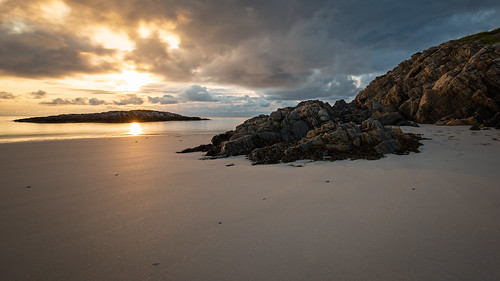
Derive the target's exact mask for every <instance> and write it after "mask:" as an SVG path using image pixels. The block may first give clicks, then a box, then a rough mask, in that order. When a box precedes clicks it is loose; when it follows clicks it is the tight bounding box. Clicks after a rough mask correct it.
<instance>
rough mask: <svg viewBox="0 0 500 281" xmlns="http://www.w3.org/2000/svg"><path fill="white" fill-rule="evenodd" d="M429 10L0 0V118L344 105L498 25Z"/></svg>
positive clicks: (411, 6)
mask: <svg viewBox="0 0 500 281" xmlns="http://www.w3.org/2000/svg"><path fill="white" fill-rule="evenodd" d="M390 2H391V1H390ZM439 3H440V2H435V3H434V2H433V3H432V5H431V4H430V5H429V6H428V7H426V8H425V9H424V10H422V5H418V3H417V2H405V3H403V4H401V3H400V2H397V1H394V7H395V8H394V9H395V10H394V11H391V12H387V11H385V10H381V9H379V5H377V4H375V3H374V2H370V1H361V2H360V3H359V4H356V5H354V6H353V4H352V3H350V2H348V1H346V2H345V3H344V4H341V2H336V1H333V2H330V1H322V0H314V1H311V3H309V2H306V1H298V2H297V3H296V5H295V4H294V5H291V6H290V7H289V8H287V9H276V7H277V6H280V5H281V4H279V5H278V4H277V3H274V1H271V2H269V3H267V4H265V3H261V2H252V1H250V2H244V1H216V3H212V2H210V1H208V2H207V1H199V0H194V1H186V2H183V1H152V2H151V1H149V2H144V1H139V0H126V1H123V0H120V1H118V0H106V1H74V0H23V1H20V0H0V11H1V15H2V16H1V17H0V38H1V40H0V41H1V44H0V115H5V116H8V115H22V116H24V115H32V114H33V115H40V114H44V115H45V114H58V113H63V112H64V113H67V112H75V113H78V112H101V111H106V110H130V109H151V110H163V111H172V112H175V113H179V114H185V115H198V116H214V115H217V116H254V115H258V114H265V113H268V112H270V111H272V110H275V109H277V108H280V107H287V106H291V105H294V104H295V103H296V101H300V100H308V99H321V100H325V101H328V102H330V103H332V102H335V101H336V100H338V99H345V100H347V101H349V100H350V99H352V98H353V97H354V96H355V95H356V94H357V93H358V92H359V91H360V90H362V89H363V88H364V87H365V86H366V85H367V84H368V83H369V82H370V81H371V80H372V79H373V78H375V77H376V76H379V75H382V74H384V73H386V72H387V71H388V70H390V69H392V68H393V67H394V66H395V65H397V64H398V63H399V62H400V61H402V60H404V59H407V58H409V57H410V56H411V54H413V53H414V52H415V51H416V50H423V49H425V48H427V47H428V46H431V45H434V44H436V43H440V42H443V41H446V40H449V39H451V38H459V37H461V36H464V35H466V34H472V33H475V32H479V31H485V30H489V29H492V28H496V27H498V26H499V25H500V16H498V13H499V10H500V9H498V8H497V6H498V5H497V6H495V5H492V4H488V3H476V4H475V5H473V6H471V5H469V4H467V3H465V2H464V3H462V2H461V3H460V4H459V5H458V4H456V5H453V7H452V9H451V10H446V11H443V9H442V8H441V6H440V5H441V4H439ZM275 4H276V5H277V6H276V5H275ZM390 4H393V3H389V4H388V5H387V6H391V5H390ZM398 9H399V10H398ZM429 10H432V11H435V12H433V13H428V12H427V11H429ZM374 11H377V13H379V12H380V13H381V14H377V13H375V14H374ZM408 11H411V13H412V14H411V16H408V17H404V18H408V19H411V21H409V22H401V19H402V18H403V17H399V16H397V15H402V14H405V13H407V12H408ZM464 11H466V12H464ZM346 15H349V16H346ZM358 19H363V21H362V22H360V21H359V20H358ZM436 19H439V21H440V22H439V24H437V23H436V22H435V20H436ZM401 30H405V32H404V34H403V33H402V32H401ZM407 34H412V36H408V35H407ZM368 35H370V36H368ZM394 42H397V44H396V43H394ZM368 50H369V51H368ZM38 92H44V93H46V94H44V95H33V93H38ZM82 101H85V102H82Z"/></svg>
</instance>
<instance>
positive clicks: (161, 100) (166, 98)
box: [148, 95, 179, 104]
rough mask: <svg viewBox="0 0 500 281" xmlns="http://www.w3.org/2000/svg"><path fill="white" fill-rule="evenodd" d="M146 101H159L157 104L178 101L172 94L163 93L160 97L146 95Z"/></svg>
mask: <svg viewBox="0 0 500 281" xmlns="http://www.w3.org/2000/svg"><path fill="white" fill-rule="evenodd" d="M148 101H149V102H150V103H159V104H176V103H179V101H177V99H176V98H175V97H174V96H172V95H163V96H161V97H148Z"/></svg>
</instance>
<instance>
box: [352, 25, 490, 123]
mask: <svg viewBox="0 0 500 281" xmlns="http://www.w3.org/2000/svg"><path fill="white" fill-rule="evenodd" d="M499 42H500V29H496V30H493V31H491V32H484V33H479V34H476V35H472V36H468V37H464V38H462V39H459V40H453V41H449V42H446V43H443V44H441V45H439V46H436V47H432V48H430V49H428V50H425V51H424V52H422V53H417V54H415V55H413V56H412V57H411V58H410V59H409V60H406V61H403V62H401V63H400V64H399V65H398V66H397V67H396V68H394V69H393V70H391V71H389V72H388V73H387V74H385V75H383V76H380V77H377V78H376V79H375V80H374V81H372V82H371V83H370V84H369V85H368V86H367V87H366V88H365V89H364V90H363V91H361V92H360V93H359V94H358V95H357V97H356V98H355V99H354V101H353V104H354V105H355V106H357V107H360V108H362V109H367V110H374V109H376V108H380V107H381V106H382V107H386V109H384V110H385V111H386V114H387V113H388V112H391V113H390V114H388V115H387V116H385V117H381V116H372V117H374V118H376V117H379V118H378V119H379V120H380V118H382V119H384V120H386V119H393V118H394V119H396V118H406V119H409V120H412V121H416V122H418V123H431V124H441V125H480V126H493V127H495V126H496V127H497V128H500V113H499V112H500V110H499V109H500V43H499ZM398 114H399V115H398ZM375 115H378V113H375ZM380 121H381V122H382V120H380ZM390 122H392V120H390Z"/></svg>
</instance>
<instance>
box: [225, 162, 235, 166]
mask: <svg viewBox="0 0 500 281" xmlns="http://www.w3.org/2000/svg"><path fill="white" fill-rule="evenodd" d="M232 166H234V163H230V164H227V165H226V167H232Z"/></svg>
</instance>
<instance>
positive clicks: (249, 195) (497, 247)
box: [0, 125, 500, 281]
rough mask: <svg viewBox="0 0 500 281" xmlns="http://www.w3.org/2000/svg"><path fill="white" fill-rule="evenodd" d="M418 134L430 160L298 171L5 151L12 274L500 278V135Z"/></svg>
mask: <svg viewBox="0 0 500 281" xmlns="http://www.w3.org/2000/svg"><path fill="white" fill-rule="evenodd" d="M404 130H405V131H409V132H416V133H422V134H423V135H424V137H427V138H430V140H425V141H423V143H424V145H423V146H422V147H421V153H418V154H413V153H412V154H410V155H408V156H398V155H388V156H387V157H386V158H384V159H381V160H375V161H367V160H356V161H350V160H346V161H337V162H308V161H300V162H295V163H293V164H294V165H295V166H290V165H289V164H278V165H266V166H252V165H251V164H250V162H249V161H247V160H246V159H245V158H244V157H234V158H225V159H217V160H205V161H201V160H199V158H200V157H201V156H202V154H201V153H191V154H176V153H175V152H176V151H179V150H181V149H184V148H188V147H193V146H196V145H199V144H202V143H208V142H209V141H210V138H211V136H210V135H170V136H149V137H146V136H137V137H121V138H103V139H79V140H63V141H42V142H22V143H6V144H0V155H1V158H0V171H1V172H0V225H1V228H0V249H1V250H0V280H358V281H359V280H454V281H455V280H481V281H484V280H500V266H499V262H500V173H499V169H498V168H499V167H500V157H499V156H500V130H482V131H470V130H469V127H464V126H458V127H438V126H433V125H423V126H421V127H420V128H404ZM228 164H234V165H232V166H227V165H228ZM297 166H302V167H297Z"/></svg>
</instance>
